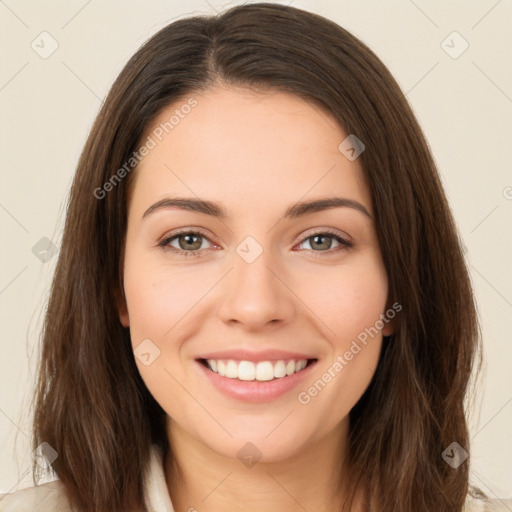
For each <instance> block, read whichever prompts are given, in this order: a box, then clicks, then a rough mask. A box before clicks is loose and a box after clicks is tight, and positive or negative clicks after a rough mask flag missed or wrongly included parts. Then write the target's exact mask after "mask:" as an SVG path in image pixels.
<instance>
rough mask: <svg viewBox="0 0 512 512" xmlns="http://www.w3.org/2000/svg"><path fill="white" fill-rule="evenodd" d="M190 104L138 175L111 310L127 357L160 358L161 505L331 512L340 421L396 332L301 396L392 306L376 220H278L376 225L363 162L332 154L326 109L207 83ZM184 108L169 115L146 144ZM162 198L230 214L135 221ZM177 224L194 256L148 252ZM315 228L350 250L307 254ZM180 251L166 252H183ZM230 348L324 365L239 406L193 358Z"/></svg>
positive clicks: (338, 135) (343, 434)
mask: <svg viewBox="0 0 512 512" xmlns="http://www.w3.org/2000/svg"><path fill="white" fill-rule="evenodd" d="M193 97H194V98H196V100H197V101H198V104H197V106H196V107H195V108H193V109H191V112H190V113H189V114H187V115H186V116H185V117H184V118H183V119H180V122H179V124H177V125H176V126H175V127H174V129H173V130H172V132H170V133H169V134H168V135H167V136H165V137H164V138H163V140H162V141H161V142H160V143H159V144H158V145H157V146H156V147H155V148H154V149H152V150H151V151H150V152H149V154H148V155H147V156H146V157H145V158H144V159H143V161H142V162H141V163H140V164H139V166H138V168H137V170H136V174H135V175H134V176H133V177H132V178H133V179H134V182H132V184H131V185H132V194H131V197H130V202H129V212H128V227H127V233H126V247H125V260H124V289H125V297H126V302H123V303H122V304H120V306H119V316H120V320H121V322H122V324H123V325H124V326H129V327H130V333H131V339H132V345H133V348H134V349H135V348H136V347H137V346H138V345H139V344H140V343H141V342H142V341H143V340H145V339H150V340H151V342H152V343H154V345H156V346H157V347H158V349H159V350H160V355H159V357H157V358H156V359H155V360H154V361H153V362H152V363H151V364H150V365H149V366H145V365H144V364H142V363H141V361H140V360H139V359H138V358H136V359H135V360H136V363H137V367H138V369H139V371H140V374H141V376H142V378H143V380H144V382H145V384H146V385H147V387H148V389H149V391H150V392H151V393H152V395H153V396H154V397H155V399H156V400H157V401H158V402H159V404H160V405H161V406H162V407H163V409H164V410H165V411H166V412H167V414H168V418H167V434H168V438H169V441H170V444H171V447H172V450H173V453H174V457H173V458H168V460H166V461H165V473H166V480H167V484H168V488H169V494H170V497H171V500H172V502H173V505H174V507H175V510H176V511H177V512H182V511H187V510H189V509H191V510H194V509H192V507H194V508H195V509H197V510H200V511H202V512H208V511H221V510H222V511H228V512H229V511H234V510H239V508H240V503H243V504H244V510H245V511H246V512H250V511H256V510H258V511H261V510H265V511H267V512H273V511H279V512H283V511H299V510H300V511H301V512H303V510H304V509H306V510H315V511H326V512H327V511H332V510H335V509H337V508H336V507H337V506H339V505H335V504H339V503H340V500H341V499H342V498H343V496H342V494H341V493H340V491H339V490H338V487H337V484H336V481H335V480H334V475H338V474H339V473H340V461H341V460H342V459H343V456H344V451H345V445H346V439H347V434H348V414H349V411H350V409H351V408H352V407H353V406H354V404H355V403H356V402H357V401H358V400H359V398H360V397H361V395H362V394H363V392H364V390H365V389H366V388H367V386H368V385H369V383H370V381H371V378H372V376H373V374H374V372H375V369H376V367H377V362H378V358H379V354H380V350H381V345H382V334H384V335H390V334H392V332H393V325H394V324H393V322H389V323H387V324H386V325H385V326H384V329H383V331H380V332H379V334H378V335H377V336H374V337H373V338H371V339H370V341H369V342H368V344H367V345H366V346H364V348H363V349H362V350H361V351H360V352H359V353H358V354H357V355H356V356H354V358H353V359H352V360H351V361H350V362H349V363H348V364H347V366H345V367H344V368H343V370H342V371H341V372H339V373H338V374H337V375H336V377H335V378H333V379H332V380H331V382H329V383H328V384H327V385H326V386H325V388H324V389H322V391H321V392H320V393H318V394H317V396H315V397H314V398H312V399H311V401H310V402H309V403H308V404H305V405H304V404H301V403H299V401H298V400H297V394H298V392H300V391H304V390H307V389H308V388H309V387H310V386H311V385H313V383H314V382H315V381H317V380H318V379H319V378H321V376H322V374H323V373H324V372H325V371H326V370H327V368H329V367H331V366H332V364H333V362H334V361H335V360H336V357H337V356H338V355H342V354H344V353H345V352H346V351H347V350H348V349H349V347H350V345H351V343H352V341H353V340H355V339H356V337H357V335H358V334H359V333H361V332H362V331H364V329H365V328H368V327H370V326H373V325H374V324H375V322H376V320H378V319H379V317H380V315H381V314H383V313H384V312H385V311H386V309H387V308H388V307H389V304H388V302H387V298H388V297H387V296H388V280H387V275H386V271H385V268H384V266H383V262H382V257H381V253H380V248H379V245H378V240H377V233H376V231H375V225H374V220H373V218H368V217H366V216H365V215H363V214H362V213H361V212H359V211H357V210H355V209H353V208H348V207H341V208H340V207H337V208H331V209H327V210H324V211H319V212H315V213H313V214H310V215H307V216H305V217H303V218H296V219H288V220H281V216H282V215H283V213H284V211H285V210H286V208H287V207H289V206H291V205H293V204H295V203H296V202H297V201H299V200H312V199H320V198H324V197H332V196H338V197H344V198H350V199H353V200H356V201H358V202H360V203H361V204H363V205H364V206H365V207H366V209H367V210H368V211H369V212H370V214H371V215H372V217H373V211H372V204H371V197H370V193H369V189H368V187H367V185H366V183H365V180H364V176H363V171H362V167H361V165H360V163H359V159H356V160H355V161H350V160H348V159H347V158H346V157H345V156H344V155H343V154H342V153H341V152H340V151H339V150H338V146H339V144H340V143H341V141H343V140H344V139H345V138H346V137H347V135H348V134H347V133H346V132H345V131H344V130H343V129H342V128H341V127H340V126H339V124H338V123H337V122H336V121H335V119H334V118H333V117H332V116H331V114H329V113H328V112H326V111H324V110H322V109H320V108H319V107H317V106H315V105H313V104H311V103H309V102H305V101H304V100H302V99H300V98H298V97H296V96H294V95H290V94H287V93H281V92H275V91H274V92H271V93H269V92H267V93H256V92H254V91H249V90H247V89H241V88H233V87H228V86H216V87H215V88H213V89H209V90H208V91H206V92H202V93H197V94H193ZM186 99H188V98H185V100H182V101H177V102H175V103H173V104H172V105H169V106H168V107H167V108H165V109H164V110H163V111H162V112H161V113H160V114H159V116H158V118H157V119H156V120H155V121H154V124H153V125H152V126H150V127H149V129H148V130H147V131H146V135H145V137H146V136H147V135H149V134H151V130H152V129H154V127H156V126H158V125H159V124H160V123H162V122H165V121H167V120H168V119H169V117H170V116H171V115H172V113H173V112H174V110H175V109H176V108H180V106H181V105H183V104H185V102H186ZM145 137H144V140H145ZM169 196H178V197H196V196H198V197H200V198H201V199H207V200H211V201H215V202H218V203H220V204H222V205H223V207H224V208H225V209H226V210H227V212H228V213H229V215H228V217H227V218H226V219H222V220H221V219H218V218H215V217H212V216H209V215H205V214H203V213H197V212H192V211H187V210H183V209H178V208H166V209H160V210H156V211H154V212H153V213H151V214H150V215H147V216H146V217H145V218H143V214H144V212H145V211H146V210H147V209H148V208H149V207H150V206H151V205H153V204H154V203H156V202H157V201H159V200H161V199H164V198H166V197H169ZM180 228H191V229H190V230H191V231H194V229H192V228H195V229H197V228H202V230H203V231H205V234H206V236H207V238H203V237H202V238H200V239H199V243H200V241H201V240H202V244H201V245H200V250H201V251H202V255H201V256H199V257H185V256H180V255H177V254H175V253H172V252H170V251H169V250H167V251H166V250H164V249H163V248H162V247H159V246H158V242H159V241H160V240H162V239H164V238H168V237H169V236H171V235H172V234H173V233H174V232H175V231H176V230H178V229H180ZM315 228H318V229H319V230H321V229H325V228H331V229H332V230H335V231H336V233H337V234H338V235H339V236H341V237H342V238H345V239H348V240H350V241H352V243H353V247H351V248H347V249H345V250H342V251H338V252H336V249H337V248H338V247H339V243H338V242H337V241H336V240H335V239H334V238H328V239H327V240H326V242H327V244H325V245H324V246H321V243H322V241H321V240H320V241H319V242H317V244H316V245H315V242H314V240H313V239H312V238H311V236H312V234H311V231H312V230H313V229H315ZM320 232H321V231H320ZM247 236H252V237H253V238H254V239H255V240H256V241H257V242H258V244H259V245H260V246H261V248H262V250H263V252H262V254H261V255H260V256H259V257H258V258H257V259H256V260H255V261H254V262H252V263H247V261H245V260H244V259H243V258H241V257H240V256H239V254H238V253H237V252H236V248H237V246H238V245H239V244H240V243H241V242H242V241H243V240H244V239H245V238H246V237H247ZM328 236H330V235H328ZM329 241H330V242H331V244H332V245H331V248H329V246H328V243H329ZM186 243H187V241H186V240H185V241H183V240H182V245H180V237H176V238H174V241H172V242H170V244H171V245H172V246H173V247H174V248H176V249H180V248H181V249H182V250H183V251H186V250H187V245H186ZM189 243H191V242H189ZM199 243H198V244H197V245H196V246H195V247H194V248H196V247H197V246H199ZM319 244H320V247H319ZM188 250H190V249H188ZM240 346H243V347H248V348H250V349H251V348H252V349H254V350H258V349H263V348H276V349H285V350H286V349H288V350H294V351H298V352H303V353H306V354H315V357H317V358H318V363H317V365H316V368H315V369H314V371H313V373H312V374H311V375H310V376H309V378H308V379H306V380H305V381H304V382H302V383H301V384H300V385H299V386H298V388H297V389H294V390H293V391H291V392H289V393H286V394H285V395H283V396H281V397H279V398H276V399H275V400H273V401H268V402H265V403H257V404H255V403H247V402H242V401H239V400H235V399H233V398H229V397H226V396H225V395H223V394H221V393H220V392H219V391H217V390H216V389H215V388H213V387H212V386H211V385H208V384H207V381H206V379H205V377H204V375H202V373H201V372H200V371H199V370H200V369H199V368H198V366H197V363H196V362H195V358H196V357H198V356H199V355H200V354H201V353H205V352H207V351H214V350H223V349H228V348H234V347H240ZM247 442H251V443H253V444H254V445H255V446H256V447H257V448H258V449H259V451H260V452H261V454H262V456H261V459H260V460H259V461H258V462H257V463H256V464H255V465H254V466H252V467H246V466H245V465H244V464H242V463H241V461H240V460H239V458H238V457H237V452H238V451H239V450H240V449H241V448H242V447H243V446H244V445H245V444H246V443H247ZM178 468H179V470H178ZM255 496H257V499H255V498H254V497H255ZM353 510H356V509H355V508H354V509H353Z"/></svg>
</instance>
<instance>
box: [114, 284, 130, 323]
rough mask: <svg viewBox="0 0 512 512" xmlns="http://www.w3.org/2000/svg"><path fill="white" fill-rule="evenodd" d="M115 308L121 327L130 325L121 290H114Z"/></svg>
mask: <svg viewBox="0 0 512 512" xmlns="http://www.w3.org/2000/svg"><path fill="white" fill-rule="evenodd" d="M115 295H116V309H117V314H118V316H119V321H120V322H121V324H122V326H123V327H130V317H129V315H128V306H127V304H126V298H125V296H124V293H123V292H122V291H121V290H116V294H115Z"/></svg>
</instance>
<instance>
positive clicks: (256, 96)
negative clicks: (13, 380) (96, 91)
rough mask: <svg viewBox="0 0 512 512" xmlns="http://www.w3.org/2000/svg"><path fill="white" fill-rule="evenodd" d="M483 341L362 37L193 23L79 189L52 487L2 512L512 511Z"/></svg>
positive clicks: (154, 45) (464, 274) (393, 97)
mask: <svg viewBox="0 0 512 512" xmlns="http://www.w3.org/2000/svg"><path fill="white" fill-rule="evenodd" d="M479 344H480V336H479V326H478V323H477V316H476V310H475V305H474V298H473V294H472V289H471V285H470V280H469V276H468V271H467V267H466V264H465V261H464V256H463V251H462V249H461V243H460V241H459V238H458V233H457V229H456V226H455V224H454V221H453V217H452V214H451V212H450V209H449V205H448V203H447V200H446V196H445V194H444V192H443V189H442V186H441V182H440V179H439V176H438V172H437V170H436V167H435V164H434V162H433V159H432V157H431V155H430V153H429V150H428V147H427V143H426V141H425V139H424V136H423V134H422V132H421V129H420V127H419V125H418V123H417V121H416V120H415V118H414V116H413V113H412V112H411V109H410V107H409V106H408V104H407V102H406V100H405V98H404V96H403V94H402V92H401V91H400V89H399V87H398V85H397V84H396V82H395V80H394V79H393V78H392V76H391V75H390V73H389V71H388V70H387V69H386V67H385V66H384V65H383V63H382V62H381V61H380V60H379V59H378V58H377V57H376V56H375V55H374V54H373V53H372V52H371V51H370V50H369V49H368V47H366V46H365V45H364V44H363V43H362V42H360V41H359V40H358V39H356V38H355V37H354V36H352V35H351V34H349V33H348V32H347V31H346V30H344V29H342V28H341V27H339V26H338V25H336V24H335V23H333V22H331V21H329V20H326V19H324V18H322V17H320V16H318V15H315V14H312V13H308V12H306V11H303V10H300V9H296V8H292V7H288V6H282V5H276V4H265V3H260V4H252V5H243V6H239V7H235V8H232V9H230V10H228V11H227V12H225V13H223V14H221V15H219V16H216V17H194V18H188V19H182V20H179V21H176V22H174V23H172V24H170V25H169V26H167V27H165V28H164V29H162V30H161V31H160V32H159V33H157V34H156V35H155V36H153V37H152V38H151V39H150V40H149V41H148V42H147V43H146V44H145V45H144V46H143V47H142V48H141V49H140V50H139V51H138V52H137V53H136V54H135V55H134V56H133V58H132V59H131V60H130V61H129V62H128V64H127V65H126V66H125V68H124V69H123V71H122V72H121V74H120V76H119V77H118V79H117V80H116V82H115V83H114V85H113V87H112V89H111V91H110V93H109V95H108V97H107V99H106V101H105V103H104V105H103V107H102V109H101V111H100V113H99V115H98V117H97V120H96V122H95V124H94V126H93V128H92V131H91V134H90V136H89V138H88V140H87V143H86V145H85V147H84V150H83V152H82V155H81V158H80V161H79V164H78V169H77V172H76V176H75V180H74V183H73V186H72V191H71V196H70V202H69V209H68V213H67V220H66V226H65V232H64V236H63V242H62V247H61V252H60V255H59V261H58V265H57V269H56V273H55V277H54V282H53V286H52V291H51V297H50V301H49V305H48V311H47V314H46V321H45V328H44V336H43V345H42V356H41V357H42V359H41V365H40V372H39V377H38V389H37V395H36V397H35V421H34V448H35V449H37V450H39V451H40V452H41V458H42V459H43V458H46V459H47V460H48V462H49V463H51V466H52V469H53V471H54V473H53V474H54V475H55V476H57V477H58V480H56V481H54V482H51V483H47V484H43V485H41V486H39V487H34V488H31V489H27V490H24V491H18V492H17V493H14V494H12V495H9V496H7V497H5V498H4V499H3V501H2V502H1V504H0V510H2V511H4V512H5V511H7V512H9V511H10V510H17V511H19V510H23V507H25V509H26V510H35V509H36V506H37V507H38V508H37V510H41V511H50V510H52V511H53V510H56V509H59V510H76V511H81V512H82V511H83V512H92V511H109V512H111V511H126V510H145V511H153V510H154V511H164V510H165V511H172V510H175V511H176V512H178V511H179V512H181V511H186V510H188V511H193V510H198V511H219V510H222V511H229V510H238V509H239V507H240V503H241V502H242V503H244V509H245V510H247V511H249V510H250V511H252V510H266V511H270V512H272V511H274V510H278V509H279V510H283V509H284V510H310V511H312V510H315V511H340V510H343V511H349V510H350V511H353V512H354V511H357V512H363V511H370V510H372V511H375V512H391V511H394V512H410V511H411V510H414V511H415V512H427V511H434V510H435V511H436V512H437V511H450V512H453V511H463V510H478V509H479V508H478V507H482V506H485V507H486V510H509V509H510V506H511V502H508V503H507V502H504V501H500V500H489V499H487V498H486V497H482V499H477V497H476V494H477V491H476V490H475V489H472V488H470V487H469V482H468V479H469V478H468V475H469V470H468V467H469V458H468V452H469V434H468V429H467V424H466V418H465V410H464V398H465V396H466V394H467V392H468V382H469V377H470V373H471V370H472V368H473V366H474V365H475V364H476V363H478V364H479V363H480V360H479V359H478V361H477V355H478V354H479V353H480V352H479V348H480V345H479ZM40 473H41V471H40V469H39V465H38V464H37V463H36V464H34V477H35V478H38V476H39V475H40ZM59 507H60V508H59ZM507 507H508V508H507Z"/></svg>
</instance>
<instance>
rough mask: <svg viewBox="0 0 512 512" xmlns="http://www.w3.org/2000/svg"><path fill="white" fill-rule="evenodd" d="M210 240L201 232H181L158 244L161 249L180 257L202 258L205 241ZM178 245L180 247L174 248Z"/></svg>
mask: <svg viewBox="0 0 512 512" xmlns="http://www.w3.org/2000/svg"><path fill="white" fill-rule="evenodd" d="M204 240H208V241H209V239H208V238H207V237H206V235H204V234H203V233H201V232H199V231H180V232H179V233H175V234H174V235H172V236H169V237H166V238H164V239H163V240H161V241H160V242H159V243H158V246H159V247H162V248H163V249H165V250H168V251H171V252H174V253H177V254H178V255H179V256H201V253H202V252H204V251H202V250H200V249H201V248H202V246H203V241H204ZM172 243H176V244H177V245H178V247H176V246H173V245H172Z"/></svg>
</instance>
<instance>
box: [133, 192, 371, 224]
mask: <svg viewBox="0 0 512 512" xmlns="http://www.w3.org/2000/svg"><path fill="white" fill-rule="evenodd" d="M340 207H343V208H353V209H354V210H357V211H358V212H361V213H362V214H364V215H365V216H366V217H368V218H369V219H372V218H373V217H372V216H371V214H370V212H369V211H368V210H367V209H366V207H365V206H363V205H362V204H361V203H359V202H357V201H354V200H353V199H348V198H344V197H326V198H323V199H315V200H312V201H302V202H299V203H295V204H294V205H292V206H290V207H288V208H287V210H286V211H285V213H284V215H283V217H282V218H283V219H296V218H298V217H304V216H305V215H310V214H312V213H316V212H320V211H323V210H329V209H331V208H340ZM166 208H179V209H182V210H189V211H193V212H198V213H203V214H205V215H211V216H213V217H218V218H221V219H225V218H227V217H228V215H227V213H226V210H224V208H223V207H222V206H221V205H219V204H217V203H214V202H212V201H207V200H204V199H196V198H189V197H168V198H165V199H162V200H160V201H157V202H156V203H155V204H152V205H151V206H150V207H149V208H148V209H147V210H146V211H145V212H144V215H143V216H142V218H145V217H147V216H148V215H150V214H152V213H154V212H156V211H158V210H162V209H166Z"/></svg>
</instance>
